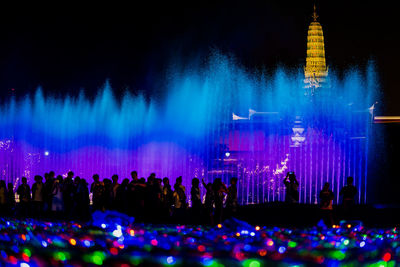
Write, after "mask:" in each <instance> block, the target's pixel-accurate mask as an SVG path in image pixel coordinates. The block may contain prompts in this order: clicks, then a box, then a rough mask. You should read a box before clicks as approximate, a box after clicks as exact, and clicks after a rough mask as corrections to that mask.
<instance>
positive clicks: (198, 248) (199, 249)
mask: <svg viewBox="0 0 400 267" xmlns="http://www.w3.org/2000/svg"><path fill="white" fill-rule="evenodd" d="M197 250H198V251H200V252H204V251H206V247H205V246H203V245H200V246H198V247H197Z"/></svg>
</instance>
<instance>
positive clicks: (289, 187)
mask: <svg viewBox="0 0 400 267" xmlns="http://www.w3.org/2000/svg"><path fill="white" fill-rule="evenodd" d="M283 183H284V184H285V186H286V196H285V202H286V203H299V182H298V181H297V179H296V175H295V174H294V172H288V173H287V174H286V177H285V179H284V180H283Z"/></svg>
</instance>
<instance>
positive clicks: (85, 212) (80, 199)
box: [74, 179, 90, 221]
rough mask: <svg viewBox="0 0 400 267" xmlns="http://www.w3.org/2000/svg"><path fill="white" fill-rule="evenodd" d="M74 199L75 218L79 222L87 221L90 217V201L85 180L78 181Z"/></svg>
mask: <svg viewBox="0 0 400 267" xmlns="http://www.w3.org/2000/svg"><path fill="white" fill-rule="evenodd" d="M74 197H75V202H76V208H75V211H76V218H77V219H78V220H80V221H87V220H88V219H89V217H90V216H89V214H90V210H89V206H90V199H89V189H88V184H87V182H86V180H85V179H79V182H78V185H77V188H76V192H75V195H74Z"/></svg>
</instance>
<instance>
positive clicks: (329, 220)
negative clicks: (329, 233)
mask: <svg viewBox="0 0 400 267" xmlns="http://www.w3.org/2000/svg"><path fill="white" fill-rule="evenodd" d="M329 187H330V184H329V183H328V182H326V183H325V184H324V187H323V188H322V190H321V192H319V199H320V209H321V217H322V220H323V221H324V223H325V225H326V226H328V227H331V226H332V225H333V214H332V213H333V207H332V202H333V198H334V195H333V192H332V190H330V188H329Z"/></svg>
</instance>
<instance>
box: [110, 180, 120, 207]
mask: <svg viewBox="0 0 400 267" xmlns="http://www.w3.org/2000/svg"><path fill="white" fill-rule="evenodd" d="M111 179H112V208H113V209H114V210H116V209H117V206H116V202H115V198H116V197H117V190H118V187H119V183H118V175H117V174H114V175H113V176H112V177H111Z"/></svg>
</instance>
